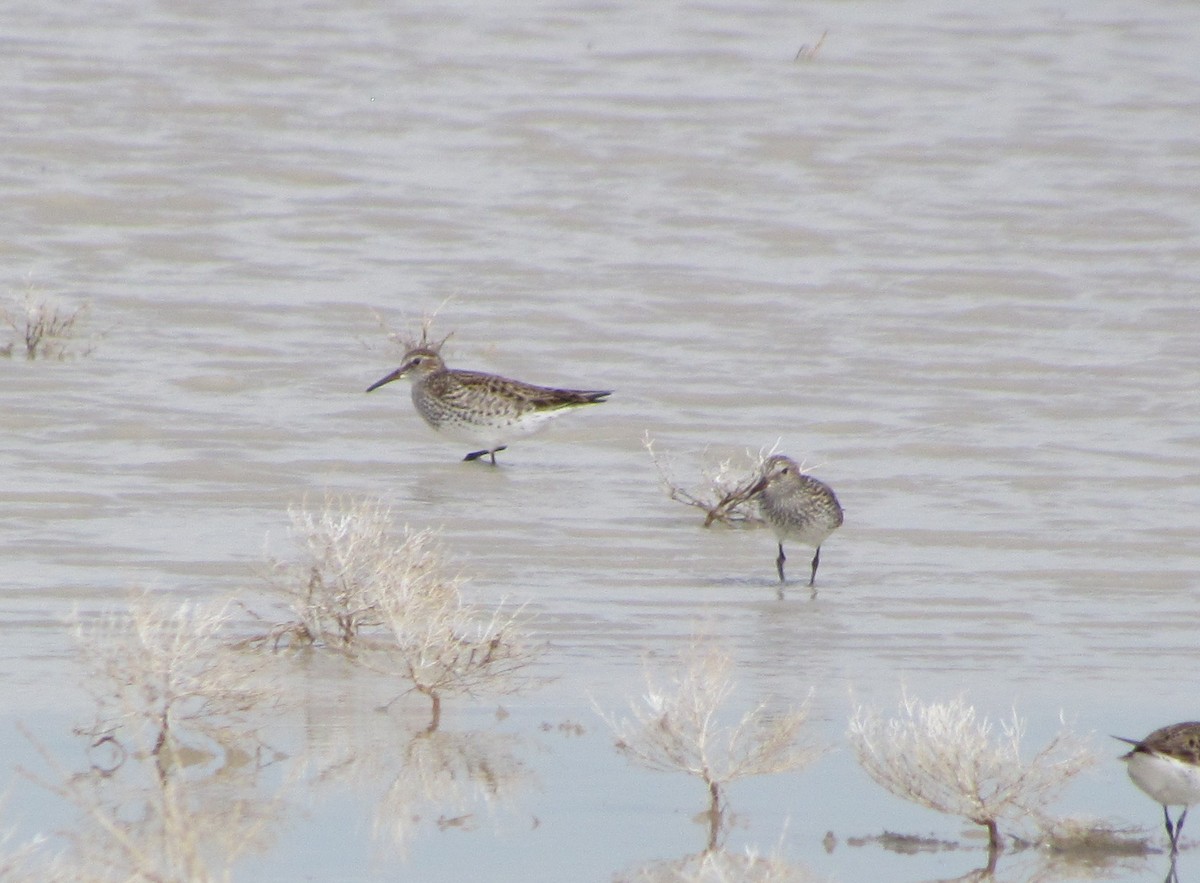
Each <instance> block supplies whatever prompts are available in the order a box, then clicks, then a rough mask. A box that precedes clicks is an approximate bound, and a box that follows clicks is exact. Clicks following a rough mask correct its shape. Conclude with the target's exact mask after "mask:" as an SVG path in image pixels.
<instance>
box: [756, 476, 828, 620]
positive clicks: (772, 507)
mask: <svg viewBox="0 0 1200 883" xmlns="http://www.w3.org/2000/svg"><path fill="white" fill-rule="evenodd" d="M745 496H746V498H747V499H749V498H753V497H757V498H758V505H759V508H760V509H761V510H762V515H763V518H764V519H765V520H766V522H767V524H769V525H770V526H771V529H772V530H773V531H775V538H776V539H777V540H778V541H779V557H778V558H776V559H775V569H776V570H778V571H779V582H780V589H779V597H781V598H782V597H783V586H782V584H783V582H784V576H783V564H784V562H785V561H787V556H786V555H784V554H783V541H784V540H794V541H795V542H798V543H803V544H804V545H807V546H814V547H816V552H815V553H813V558H812V573H811V575H810V576H809V579H808V585H809V586H810V587H812V586H813V585H814V584H815V583H816V580H817V565H819V564H820V563H821V543H823V542H825V539H826V537H828V536H829V535H830V534H831V533H833V532H834V530H836V529H837V528H838V527H840V526H841V524H842V507H841V505H840V504H839V503H838V499H837V497H836V496H834V493H833V490H832V489H831V488H830V487H829V486H828V485H826V484H824V483H823V482H820V481H817V480H816V479H815V478H813V477H812V476H811V475H805V474H804V472H803V471H801V469H800V466H799V465H798V464H797V463H796V461H795V460H793V459H792V458H791V457H785V456H783V455H782V454H775V455H774V456H772V457H769V458H768V459H767V462H766V463H764V464H763V471H762V477H761V478H759V480H758V481H757V482H756V483H755V484H754V485H753V486H751V487H750V488H749V489H748V490H746V491H745ZM816 594H817V590H816V589H815V588H814V589H813V595H814V596H816Z"/></svg>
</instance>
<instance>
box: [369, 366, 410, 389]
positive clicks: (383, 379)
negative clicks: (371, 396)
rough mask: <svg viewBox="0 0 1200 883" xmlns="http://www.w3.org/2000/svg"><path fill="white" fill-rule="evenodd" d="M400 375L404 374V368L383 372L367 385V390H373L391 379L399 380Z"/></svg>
mask: <svg viewBox="0 0 1200 883" xmlns="http://www.w3.org/2000/svg"><path fill="white" fill-rule="evenodd" d="M402 376H404V369H403V368H397V369H396V370H395V371H393V372H391V373H390V374H385V375H384V376H383V377H380V378H379V379H378V380H376V381H375V382H374V383H372V384H371V385H370V386H368V387H367V392H374V391H375V390H377V389H379V387H381V386H383V385H384V384H386V383H391V382H392V381H393V380H399V379H400V378H401V377H402Z"/></svg>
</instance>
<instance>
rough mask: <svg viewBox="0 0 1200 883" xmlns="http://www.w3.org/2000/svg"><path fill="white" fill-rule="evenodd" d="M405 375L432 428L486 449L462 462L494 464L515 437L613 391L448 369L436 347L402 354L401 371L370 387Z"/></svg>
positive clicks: (600, 400)
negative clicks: (560, 386)
mask: <svg viewBox="0 0 1200 883" xmlns="http://www.w3.org/2000/svg"><path fill="white" fill-rule="evenodd" d="M401 377H407V378H409V379H410V380H411V381H412V399H413V404H414V405H416V408H417V412H418V413H419V414H420V415H421V417H423V418H424V420H425V422H426V423H428V424H429V425H430V426H432V427H433V428H434V429H436V430H439V431H441V432H445V433H446V434H448V435H450V436H451V437H454V438H458V439H461V440H465V441H467V442H470V443H472V444H479V445H482V446H483V448H482V450H478V451H472V452H471V453H469V454H467V456H466V457H464V458H463V459H464V460H478V459H479V458H480V457H482V456H483V455H484V454H487V455H488V456H489V457H491V461H492V463H493V464H495V462H496V452H497V451H503V450H504V449H505V448H507V447H508V442H509V441H510V440H512V439H513V438H516V437H519V436H522V435H530V434H532V433H534V432H537V431H538V430H540V429H543V428H545V426H546V424H547V423H548V422H549V421H550V419H551V418H552V417H557V416H558V415H559V414H561V413H562V412H563V411H567V410H570V409H572V408H577V407H579V406H580V405H590V404H593V403H595V402H602V401H604V400H605V399H606V398H608V396H610V395H612V392H611V391H599V390H584V389H555V388H553V387H548V386H534V385H533V384H531V383H522V382H521V381H520V380H510V379H509V378H507V377H500V376H499V375H496V374H485V373H483V372H481V371H461V370H458V369H454V368H447V367H446V363H445V362H444V361H442V357H441V356H440V355H439V354H438V350H437V347H436V346H418V347H415V348H414V349H410V350H409V351H408V352H407V353H405V354H404V359H403V361H402V363H401V365H400V367H399V368H397V369H396V370H395V371H393V372H392V373H391V374H388V375H386V376H384V377H381V378H380V379H379V380H376V381H375V382H374V383H372V384H371V385H370V386H368V387H367V392H371V391H372V390H375V389H379V387H381V386H383V385H384V384H385V383H391V382H392V381H393V380H399V379H400V378H401Z"/></svg>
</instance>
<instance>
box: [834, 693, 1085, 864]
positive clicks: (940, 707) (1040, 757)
mask: <svg viewBox="0 0 1200 883" xmlns="http://www.w3.org/2000/svg"><path fill="white" fill-rule="evenodd" d="M996 729H997V728H995V727H993V725H992V723H991V722H990V721H988V720H987V718H980V717H979V716H978V715H977V714H976V711H975V709H974V707H972V706H970V705H967V704H966V701H965V700H964V699H963V698H962V697H961V696H960V697H958V698H956V699H954V700H952V701H950V702H946V703H928V704H926V703H923V702H921V701H920V700H918V699H914V698H912V697H910V696H908V695H907V694H905V695H904V696H903V697H902V699H901V702H900V713H899V715H898V716H897V717H895V718H891V719H889V720H884V719H883V718H882V717H881V716H880V715H879V714H878V713H877V712H875V711H874V710H871V709H867V708H864V707H862V706H859V707H857V708H856V709H855V714H854V717H853V718H852V719H851V721H850V729H849V737H850V742H851V745H852V747H853V749H854V753H855V756H856V757H857V759H858V762H859V764H860V765H861V766H862V767H863V769H864V770H866V772H867V774H868V775H870V776H871V778H872V779H874V780H875V781H876V782H878V783H879V784H880V785H882V786H883V787H884V788H886V789H887V790H888V791H890V792H891V793H893V794H895V795H896V796H897V797H901V798H903V799H905V800H910V801H912V802H914V803H917V804H920V805H921V806H925V807H928V808H929V809H934V810H937V811H938V812H943V813H947V814H949V815H954V816H959V817H960V818H963V819H966V820H968V821H970V822H973V823H974V824H977V825H981V826H983V827H985V828H986V829H987V831H988V847H989V852H990V853H991V854H992V855H993V857H994V855H995V854H996V853H997V852H998V851H999V850H1000V848H1001V845H1002V841H1001V838H1000V831H999V826H1000V823H1001V822H1011V823H1013V824H1017V823H1023V822H1026V821H1028V820H1032V821H1034V822H1035V823H1036V824H1038V825H1040V826H1047V825H1049V824H1050V819H1049V818H1048V817H1047V815H1046V812H1045V808H1046V807H1047V806H1048V805H1049V804H1050V803H1051V802H1052V801H1053V800H1055V799H1056V798H1057V797H1058V795H1059V794H1060V793H1061V792H1062V790H1063V788H1065V787H1066V786H1067V784H1068V783H1070V781H1071V780H1072V779H1073V778H1074V777H1075V776H1076V775H1078V774H1079V773H1080V772H1082V771H1083V770H1084V769H1086V768H1087V767H1089V766H1092V765H1093V764H1094V763H1095V762H1096V757H1095V755H1094V754H1093V753H1092V751H1091V749H1090V747H1089V745H1088V743H1087V741H1086V740H1084V739H1081V738H1080V737H1078V736H1076V735H1075V734H1073V733H1072V732H1071V731H1070V730H1069V729H1068V728H1067V727H1066V725H1065V724H1064V725H1063V726H1062V729H1060V731H1059V732H1058V733H1057V734H1056V735H1055V736H1054V737H1053V738H1052V739H1051V740H1050V741H1049V742H1048V743H1047V744H1046V745H1045V746H1043V747H1042V748H1041V749H1040V750H1038V751H1037V752H1036V753H1034V755H1033V756H1032V757H1031V758H1029V759H1028V760H1024V759H1022V756H1021V741H1022V739H1023V738H1024V735H1025V722H1024V721H1023V720H1022V719H1021V718H1019V717H1018V716H1017V714H1016V712H1015V711H1014V712H1013V717H1012V720H1011V721H1002V722H1001V723H1000V724H999V727H998V730H999V731H998V732H996Z"/></svg>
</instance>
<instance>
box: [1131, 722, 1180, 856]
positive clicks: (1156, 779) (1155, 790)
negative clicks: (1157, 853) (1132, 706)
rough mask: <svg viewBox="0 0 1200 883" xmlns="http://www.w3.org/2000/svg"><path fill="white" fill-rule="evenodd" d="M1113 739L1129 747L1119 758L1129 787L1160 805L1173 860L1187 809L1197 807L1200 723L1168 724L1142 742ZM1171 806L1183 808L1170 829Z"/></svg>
mask: <svg viewBox="0 0 1200 883" xmlns="http://www.w3.org/2000/svg"><path fill="white" fill-rule="evenodd" d="M1113 738H1115V739H1120V740H1121V741H1122V742H1128V743H1129V744H1130V745H1132V746H1133V750H1132V751H1130V752H1129V753H1128V754H1122V755H1121V760H1123V761H1125V769H1126V772H1128V773H1129V778H1131V779H1132V780H1133V784H1135V785H1137V786H1138V787H1139V788H1141V789H1142V791H1144V792H1146V794H1148V795H1150V797H1151V798H1153V799H1154V800H1156V801H1158V802H1159V803H1161V804H1162V808H1163V819H1164V820H1165V821H1166V825H1167V838H1168V839H1169V840H1170V841H1171V856H1172V857H1174V856H1175V855H1177V854H1178V853H1179V834H1180V832H1181V831H1183V820H1184V819H1185V818H1187V814H1188V809H1189V808H1190V807H1191V806H1192V805H1193V804H1196V803H1200V721H1186V722H1184V723H1181V724H1171V725H1170V726H1166V727H1162V728H1160V729H1157V730H1155V731H1154V732H1153V733H1151V734H1150V735H1149V736H1147V737H1146V738H1145V739H1126V738H1125V737H1124V736H1114V737H1113ZM1171 806H1182V807H1183V812H1181V813H1180V814H1179V818H1178V819H1177V820H1176V821H1175V824H1174V825H1172V824H1171V812H1170V810H1169V809H1168V807H1171Z"/></svg>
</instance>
